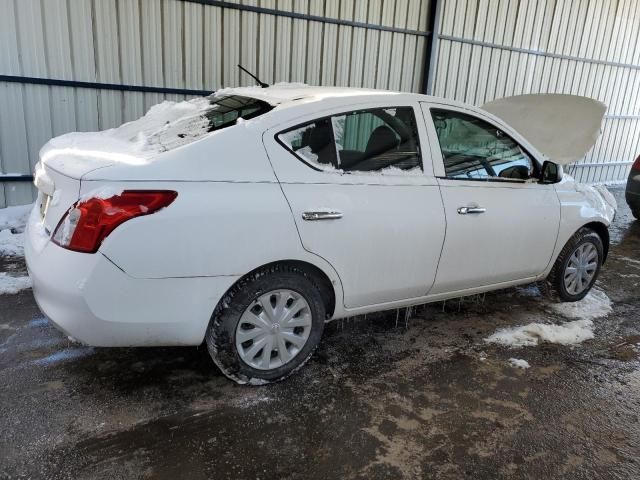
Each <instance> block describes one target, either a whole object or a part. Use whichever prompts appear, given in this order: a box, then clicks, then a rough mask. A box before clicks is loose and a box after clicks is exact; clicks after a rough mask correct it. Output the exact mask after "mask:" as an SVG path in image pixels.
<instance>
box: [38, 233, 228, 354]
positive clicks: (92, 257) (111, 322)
mask: <svg viewBox="0 0 640 480" xmlns="http://www.w3.org/2000/svg"><path fill="white" fill-rule="evenodd" d="M37 230H38V229H37V228H34V227H33V226H32V225H31V224H30V225H29V227H28V228H27V232H26V235H25V237H26V238H25V255H26V259H27V267H28V269H29V275H30V276H31V278H32V281H33V293H34V296H35V299H36V302H37V303H38V306H39V307H40V309H41V310H42V312H43V313H44V314H45V315H46V316H47V317H48V318H49V319H50V320H51V321H52V322H53V323H55V324H56V325H57V326H58V327H59V328H60V329H61V330H62V331H64V332H65V333H66V334H67V335H70V336H72V337H74V338H76V339H77V340H79V341H81V342H83V343H85V344H88V345H93V346H100V347H122V346H161V345H199V344H200V343H202V340H203V339H204V335H205V332H206V329H207V325H208V323H209V318H210V316H211V313H212V312H213V309H214V308H215V306H216V304H217V303H218V300H219V299H220V298H221V297H222V295H223V294H224V293H225V292H226V290H227V289H228V288H229V287H230V286H231V285H232V284H233V283H234V281H235V280H236V277H199V278H163V279H137V278H132V277H130V276H129V275H127V274H126V273H124V272H123V271H122V270H120V269H119V268H118V267H116V266H115V265H114V264H113V263H112V262H111V261H110V260H109V259H108V258H107V257H105V256H104V255H102V254H101V253H96V254H84V253H78V252H72V251H69V250H65V249H63V248H61V247H59V246H57V245H55V244H53V243H52V242H50V241H47V240H46V239H43V238H42V234H41V232H38V231H37Z"/></svg>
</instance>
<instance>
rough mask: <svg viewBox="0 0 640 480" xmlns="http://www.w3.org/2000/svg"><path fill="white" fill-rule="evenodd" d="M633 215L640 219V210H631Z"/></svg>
mask: <svg viewBox="0 0 640 480" xmlns="http://www.w3.org/2000/svg"><path fill="white" fill-rule="evenodd" d="M631 215H633V216H634V217H635V218H636V220H640V210H631Z"/></svg>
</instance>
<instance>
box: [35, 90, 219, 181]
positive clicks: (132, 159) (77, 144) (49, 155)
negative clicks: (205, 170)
mask: <svg viewBox="0 0 640 480" xmlns="http://www.w3.org/2000/svg"><path fill="white" fill-rule="evenodd" d="M210 107H211V105H210V103H209V100H208V99H207V98H196V99H193V100H189V101H184V102H170V101H165V102H162V103H160V104H158V105H154V106H153V107H151V108H150V109H149V111H148V112H147V113H146V115H144V116H143V117H141V118H139V119H137V120H134V121H132V122H128V123H125V124H123V125H121V126H119V127H117V128H112V129H109V130H103V131H100V132H73V133H67V134H65V135H61V136H59V137H56V138H53V139H51V140H50V141H49V142H48V143H46V144H45V145H44V147H42V149H41V150H40V160H41V161H42V162H43V163H45V164H48V165H50V166H52V167H53V168H56V166H57V167H58V168H59V169H61V170H64V171H65V172H69V170H70V169H71V170H73V165H74V164H78V163H80V162H78V160H90V161H91V164H92V166H93V167H94V168H100V167H102V166H108V165H112V164H114V163H126V164H131V165H139V164H142V163H146V162H147V161H148V160H149V159H150V158H152V157H154V156H156V155H157V154H158V153H162V152H164V151H167V150H171V149H173V148H177V147H179V146H181V145H183V144H186V143H189V142H191V141H193V140H194V134H193V132H202V131H203V130H204V129H206V127H207V125H208V120H207V119H206V117H204V116H203V113H204V112H205V111H206V110H207V109H209V108H210ZM177 125H179V128H180V130H181V131H183V132H188V135H178V133H180V132H177V131H175V130H176V127H177ZM82 170H83V171H84V172H86V166H85V167H83V168H82ZM70 173H72V172H70ZM72 174H73V173H72Z"/></svg>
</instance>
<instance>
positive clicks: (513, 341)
mask: <svg viewBox="0 0 640 480" xmlns="http://www.w3.org/2000/svg"><path fill="white" fill-rule="evenodd" d="M591 338H593V322H592V321H591V320H576V321H573V322H567V323H564V324H562V325H548V324H544V323H530V324H528V325H523V326H520V327H513V328H504V329H501V330H498V331H497V332H496V333H494V334H493V335H491V336H490V337H489V338H486V339H485V342H488V343H497V344H498V345H504V346H508V347H532V346H536V345H538V344H539V343H542V342H548V343H558V344H560V345H575V344H578V343H582V342H584V341H585V340H589V339H591Z"/></svg>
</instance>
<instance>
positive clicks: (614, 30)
mask: <svg viewBox="0 0 640 480" xmlns="http://www.w3.org/2000/svg"><path fill="white" fill-rule="evenodd" d="M438 18H439V21H438V22H437V23H436V25H437V27H436V29H437V30H439V32H438V33H439V35H438V36H437V41H436V42H435V46H434V54H436V55H437V57H435V56H434V57H433V61H434V63H435V64H436V65H437V68H436V69H435V71H433V70H432V72H434V74H435V75H434V77H433V79H432V82H431V83H432V86H433V93H434V94H435V95H439V96H445V97H449V98H454V99H457V100H461V101H465V102H468V103H471V104H475V105H482V104H483V103H485V102H487V101H489V100H493V99H495V98H500V97H505V96H510V95H518V94H522V93H571V94H575V95H584V96H587V97H591V98H595V99H598V100H600V101H602V102H604V103H605V104H607V105H608V107H609V110H608V112H607V117H606V120H605V122H604V125H603V132H602V135H601V137H600V139H599V140H598V142H597V144H596V145H595V147H594V148H593V149H592V151H591V152H590V153H589V154H588V155H587V157H586V158H585V159H584V160H582V161H581V162H579V163H578V164H577V165H575V166H573V167H571V168H569V172H570V173H572V174H573V175H575V177H576V178H577V179H578V180H580V181H584V182H606V181H616V180H622V179H624V178H626V176H627V174H628V171H629V167H630V163H631V162H632V161H633V159H634V158H635V157H636V156H637V155H638V154H639V153H640V115H639V113H640V109H639V106H640V103H639V102H640V99H639V93H640V49H639V48H637V45H638V40H639V34H640V2H638V1H636V0H619V1H617V0H519V1H505V0H446V1H444V2H441V5H440V16H439V17H438ZM560 134H561V132H560Z"/></svg>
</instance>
